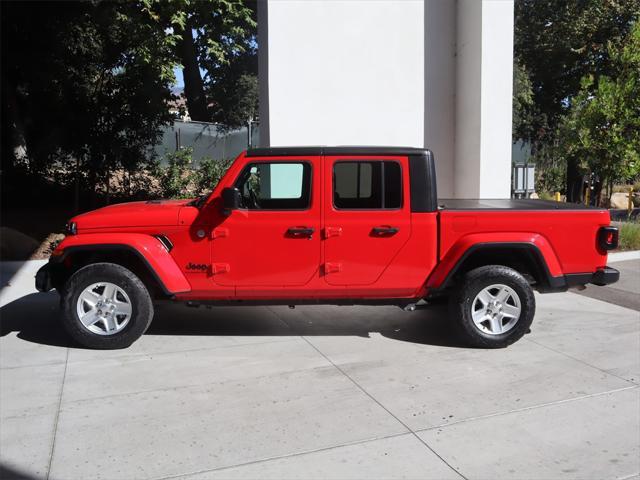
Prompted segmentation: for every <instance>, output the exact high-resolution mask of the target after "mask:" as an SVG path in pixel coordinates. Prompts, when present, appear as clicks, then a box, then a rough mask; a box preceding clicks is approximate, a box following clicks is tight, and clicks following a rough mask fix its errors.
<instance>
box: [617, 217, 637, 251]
mask: <svg viewBox="0 0 640 480" xmlns="http://www.w3.org/2000/svg"><path fill="white" fill-rule="evenodd" d="M618 228H619V229H620V239H619V245H620V246H619V247H618V248H619V249H620V250H640V223H638V222H620V223H619V224H618Z"/></svg>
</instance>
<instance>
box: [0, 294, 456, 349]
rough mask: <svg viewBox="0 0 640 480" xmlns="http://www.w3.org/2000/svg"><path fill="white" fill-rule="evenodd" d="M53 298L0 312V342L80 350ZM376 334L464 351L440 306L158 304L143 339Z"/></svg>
mask: <svg viewBox="0 0 640 480" xmlns="http://www.w3.org/2000/svg"><path fill="white" fill-rule="evenodd" d="M58 303H59V300H58V295H57V294H56V293H55V292H51V293H48V294H42V293H36V294H31V295H27V296H25V297H23V298H20V299H19V300H16V301H14V302H11V303H9V304H7V305H5V306H4V307H2V308H0V336H2V337H3V336H5V335H8V334H9V333H11V332H17V336H18V338H20V339H22V340H24V341H27V342H33V343H39V344H45V345H52V346H60V347H67V346H68V347H72V348H81V347H78V346H76V345H74V344H73V341H72V340H71V339H70V338H69V337H68V335H67V334H66V333H65V332H64V330H63V329H62V326H61V324H60V311H59V307H58ZM372 334H380V335H383V336H385V337H387V338H390V339H394V340H398V341H403V342H410V343H416V344H423V345H434V346H445V347H452V348H462V347H464V345H463V344H461V343H460V342H459V341H458V340H457V339H456V336H455V334H454V332H453V331H452V329H451V327H450V322H448V319H447V309H446V305H434V306H430V307H429V308H424V309H420V310H416V311H415V312H405V311H403V310H401V309H400V308H398V307H392V306H383V307H382V306H344V307H337V306H299V307H296V309H289V308H287V307H286V306H269V307H250V306H246V307H245V306H242V307H239V306H238V307H236V306H234V307H229V306H224V307H211V308H205V307H200V308H191V307H187V306H186V305H183V304H172V303H160V304H159V305H158V306H157V308H156V315H155V318H154V321H153V323H152V324H151V327H150V328H149V330H148V331H147V333H146V334H145V335H163V336H190V335H193V336H196V335H197V336H271V337H274V336H301V335H304V336H359V337H365V338H368V337H369V336H370V335H372Z"/></svg>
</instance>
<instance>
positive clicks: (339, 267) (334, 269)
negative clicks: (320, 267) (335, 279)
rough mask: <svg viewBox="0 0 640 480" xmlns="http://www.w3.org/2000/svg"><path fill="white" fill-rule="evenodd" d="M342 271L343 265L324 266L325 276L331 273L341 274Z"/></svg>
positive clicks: (328, 263)
mask: <svg viewBox="0 0 640 480" xmlns="http://www.w3.org/2000/svg"><path fill="white" fill-rule="evenodd" d="M341 271H342V264H341V263H332V262H327V263H325V264H324V274H325V275H328V274H330V273H340V272H341Z"/></svg>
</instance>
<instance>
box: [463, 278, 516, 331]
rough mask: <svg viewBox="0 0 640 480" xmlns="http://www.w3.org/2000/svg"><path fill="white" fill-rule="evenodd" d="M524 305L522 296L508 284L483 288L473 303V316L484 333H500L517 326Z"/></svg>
mask: <svg viewBox="0 0 640 480" xmlns="http://www.w3.org/2000/svg"><path fill="white" fill-rule="evenodd" d="M521 312H522V307H521V304H520V297H519V296H518V294H517V293H516V292H515V290H514V289H513V288H511V287H509V286H507V285H502V284H499V283H498V284H495V285H489V286H488V287H486V288H483V289H482V290H481V291H480V293H478V295H476V298H475V299H474V300H473V302H472V303H471V318H472V319H473V323H474V324H475V326H476V328H478V330H480V331H481V332H482V333H486V334H489V335H500V334H502V333H506V332H508V331H509V330H511V329H512V328H513V327H515V326H516V323H518V320H519V319H520V313H521Z"/></svg>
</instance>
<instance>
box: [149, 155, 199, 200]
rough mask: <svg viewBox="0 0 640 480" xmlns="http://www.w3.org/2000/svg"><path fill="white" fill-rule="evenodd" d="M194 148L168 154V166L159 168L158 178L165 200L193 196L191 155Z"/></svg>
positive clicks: (157, 169) (157, 170)
mask: <svg viewBox="0 0 640 480" xmlns="http://www.w3.org/2000/svg"><path fill="white" fill-rule="evenodd" d="M192 154H193V148H181V149H179V150H176V151H175V152H172V153H167V154H166V156H165V158H166V160H167V163H168V165H167V166H166V167H157V168H156V176H157V177H158V180H159V183H160V195H161V196H162V197H163V198H189V197H192V196H193V191H192V190H191V188H190V187H191V184H192V183H193V170H192V169H191V162H192V160H191V155H192Z"/></svg>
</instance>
